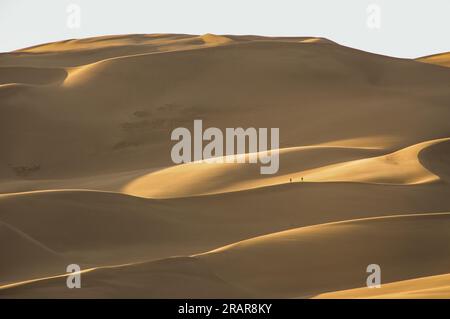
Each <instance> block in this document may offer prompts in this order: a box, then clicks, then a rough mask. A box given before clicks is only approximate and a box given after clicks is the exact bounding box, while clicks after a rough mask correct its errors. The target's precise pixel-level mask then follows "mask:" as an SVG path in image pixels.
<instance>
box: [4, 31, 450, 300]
mask: <svg viewBox="0 0 450 319" xmlns="http://www.w3.org/2000/svg"><path fill="white" fill-rule="evenodd" d="M447 55H448V54H442V55H439V56H435V57H424V58H421V59H418V60H408V59H397V58H391V57H387V56H380V55H374V54H369V53H366V52H362V51H358V50H355V49H351V48H347V47H344V46H340V45H339V44H336V43H334V42H332V41H329V40H327V39H322V38H311V37H288V38H282V37H259V36H234V35H223V36H221V35H213V34H206V35H201V36H197V35H184V34H154V35H120V36H105V37H98V38H89V39H73V40H67V41H62V42H56V43H49V44H43V45H39V46H35V47H31V48H25V49H22V50H17V51H14V52H10V53H2V54H0V130H1V134H0V150H1V152H0V238H1V239H2V240H1V242H2V244H1V245H0V258H1V260H2V263H1V265H0V296H1V297H3V298H11V297H64V298H70V297H75V298H78V297H144V298H145V297H155V298H158V297H159V298H160V297H181V298H188V297H201V298H202V297H206V298H208V297H277V298H278V297H288V298H306V297H324V298H359V297H361V298H366V297H367V298H372V297H376V298H380V297H381V298H385V297H387V298H398V297H408V298H416V297H420V298H422V297H432V298H434V297H442V298H446V297H448V269H449V266H450V259H449V258H450V254H449V251H450V249H449V248H450V247H449V242H450V238H449V236H450V235H449V234H450V219H449V213H448V211H450V188H449V184H448V183H449V181H450V179H449V178H450V166H449V163H450V148H449V147H450V142H449V137H450V125H449V122H448V119H449V116H450V108H449V102H450V91H449V87H450V69H449V68H446V67H444V66H445V65H446V62H445V61H446V60H445V59H446V56H447ZM423 62H426V63H423ZM434 64H438V65H434ZM195 119H202V120H203V124H204V127H218V128H221V129H224V128H227V127H233V128H234V127H244V128H246V127H267V128H272V127H275V128H280V149H279V156H280V169H279V171H278V173H277V174H274V175H261V174H260V170H259V168H260V165H255V164H245V163H242V164H237V163H227V164H207V163H204V162H202V161H200V162H192V163H187V164H181V165H174V164H173V163H172V161H171V158H170V151H171V147H172V145H173V144H174V143H173V142H172V141H171V140H170V132H171V131H172V130H173V129H174V128H176V127H180V126H182V127H187V128H189V129H192V126H193V121H194V120H195ZM241 156H244V157H248V156H249V154H241ZM71 263H76V264H79V265H80V266H81V267H82V269H84V270H85V271H84V272H83V274H82V286H83V288H82V289H72V290H69V289H67V288H66V285H65V280H66V278H65V270H66V266H67V265H68V264H71ZM371 263H376V264H380V266H381V268H382V283H383V286H382V288H381V289H369V288H365V286H364V285H365V280H366V277H367V275H368V274H367V273H366V267H367V265H368V264H371ZM362 287H363V288H362Z"/></svg>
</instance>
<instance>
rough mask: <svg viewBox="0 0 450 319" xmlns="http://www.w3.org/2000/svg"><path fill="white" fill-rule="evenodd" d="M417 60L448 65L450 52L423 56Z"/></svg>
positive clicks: (449, 64) (449, 63)
mask: <svg viewBox="0 0 450 319" xmlns="http://www.w3.org/2000/svg"><path fill="white" fill-rule="evenodd" d="M417 61H420V62H425V63H430V64H436V65H441V66H445V67H450V52H446V53H440V54H434V55H429V56H425V57H422V58H418V59H417Z"/></svg>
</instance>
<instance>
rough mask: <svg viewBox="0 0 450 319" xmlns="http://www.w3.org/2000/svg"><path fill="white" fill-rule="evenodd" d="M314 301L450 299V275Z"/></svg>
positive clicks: (333, 294) (338, 293) (322, 296)
mask: <svg viewBox="0 0 450 319" xmlns="http://www.w3.org/2000/svg"><path fill="white" fill-rule="evenodd" d="M313 298H314V299H356V298H360V299H361V298H371V299H372V298H374V299H375V298H377V299H427V298H433V299H435V298H439V299H448V298H450V274H444V275H436V276H428V277H423V278H417V279H410V280H403V281H398V282H392V283H388V284H384V285H381V287H380V288H372V289H369V288H367V287H363V288H357V289H349V290H343V291H336V292H329V293H324V294H320V295H317V296H315V297H313Z"/></svg>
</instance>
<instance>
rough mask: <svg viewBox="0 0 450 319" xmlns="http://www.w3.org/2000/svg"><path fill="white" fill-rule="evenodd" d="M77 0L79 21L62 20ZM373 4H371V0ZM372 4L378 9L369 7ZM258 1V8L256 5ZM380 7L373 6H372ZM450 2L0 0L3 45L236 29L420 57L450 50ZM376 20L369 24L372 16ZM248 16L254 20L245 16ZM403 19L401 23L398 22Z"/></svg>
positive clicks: (238, 32)
mask: <svg viewBox="0 0 450 319" xmlns="http://www.w3.org/2000/svg"><path fill="white" fill-rule="evenodd" d="M71 4H75V5H76V6H78V8H79V9H80V15H79V17H80V24H79V26H77V27H74V28H71V27H69V26H68V24H67V20H68V19H69V15H70V14H71V13H73V12H74V11H73V7H70V5H71ZM373 6H375V7H373ZM374 8H375V9H374ZM256 9H257V10H256ZM374 10H375V11H377V10H378V13H377V12H375V11H374ZM449 11H450V2H449V1H445V0H434V1H432V4H431V3H429V2H420V1H405V0H398V1H395V2H392V1H386V0H378V1H372V0H371V1H368V0H363V1H358V0H351V1H347V2H346V3H345V5H343V4H339V3H336V2H335V1H330V0H319V1H310V0H302V1H288V0H284V1H278V2H277V3H275V2H270V1H253V0H252V1H247V2H245V3H239V2H237V1H229V2H228V3H227V4H226V5H223V4H221V3H220V2H216V3H211V2H210V1H205V0H199V1H196V2H195V3H186V2H183V1H180V0H170V1H161V0H155V1H134V2H133V5H130V4H129V3H126V2H121V3H117V2H114V3H110V2H108V1H103V0H100V1H96V2H92V1H86V0H76V1H69V0H63V1H58V3H55V2H52V1H49V0H43V1H39V2H35V1H27V0H14V1H12V0H4V1H2V3H1V4H0V35H1V37H2V40H3V41H2V42H1V43H0V52H10V51H14V50H19V49H22V48H26V47H30V46H35V45H39V44H43V43H48V42H54V41H63V40H68V39H74V38H86V37H95V36H103V35H116V34H119V35H120V34H151V33H182V34H199V35H201V34H206V33H213V34H220V35H226V34H233V35H243V34H251V35H261V36H308V37H309V36H312V37H324V38H327V39H329V40H332V41H335V42H337V43H339V44H342V45H345V46H349V47H352V48H356V49H360V50H364V51H367V52H372V53H378V54H383V55H388V56H394V57H401V58H417V57H421V56H426V55H432V54H436V53H441V52H447V51H450V40H448V37H445V31H446V30H449V29H450V20H449V19H447V18H446V14H447V12H449ZM373 14H376V15H378V20H379V25H378V26H375V27H373V26H372V27H370V26H369V25H368V22H367V21H368V19H371V18H370V16H371V15H373ZM250 21H251V22H250ZM399 21H401V23H400V22H399Z"/></svg>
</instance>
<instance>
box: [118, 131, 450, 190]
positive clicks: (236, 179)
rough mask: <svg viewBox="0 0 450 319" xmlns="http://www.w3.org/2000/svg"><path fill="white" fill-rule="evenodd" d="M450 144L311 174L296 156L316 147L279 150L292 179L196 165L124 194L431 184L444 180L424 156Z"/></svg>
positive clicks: (244, 168)
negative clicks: (314, 184) (313, 184)
mask: <svg viewBox="0 0 450 319" xmlns="http://www.w3.org/2000/svg"><path fill="white" fill-rule="evenodd" d="M449 139H450V138H441V139H435V140H431V141H426V142H422V143H418V144H415V145H412V146H409V147H406V148H404V149H401V150H398V151H396V152H393V153H390V154H387V155H381V156H376V157H369V158H363V159H356V160H351V161H344V162H341V163H337V164H331V165H323V166H320V167H317V168H313V169H307V170H298V167H299V164H300V163H301V160H302V159H301V158H298V157H296V156H298V155H300V154H301V152H303V151H305V150H307V149H311V147H296V148H286V149H279V150H278V152H279V157H280V160H279V161H280V168H282V169H283V170H287V171H288V173H283V171H282V170H281V171H280V172H279V173H278V174H277V175H275V176H271V175H261V174H260V171H259V167H260V164H259V163H258V164H245V163H244V164H239V163H224V164H220V163H213V164H211V163H209V164H208V163H205V162H204V161H199V162H192V163H187V164H182V165H177V166H173V167H170V168H166V169H163V170H160V171H156V172H152V173H150V174H148V175H144V176H142V177H139V178H136V179H135V180H133V181H131V182H130V183H129V184H127V185H126V186H125V187H124V188H123V192H124V193H126V194H130V195H134V196H139V197H148V198H172V197H187V196H197V195H210V194H220V193H226V192H234V191H242V190H247V189H254V188H261V187H267V186H273V185H280V184H287V183H290V182H291V179H292V181H293V182H359V183H373V184H388V185H415V184H423V183H430V182H435V181H438V180H439V179H440V178H439V176H437V175H435V174H433V173H432V172H430V171H429V170H428V169H427V168H425V167H424V166H423V165H422V164H421V163H420V161H419V158H418V157H419V153H420V152H421V151H422V150H424V149H425V148H427V147H429V146H431V145H434V144H436V143H441V142H445V141H448V140H449ZM319 147H322V148H326V147H327V146H313V148H317V149H318V148H319ZM329 147H332V146H329ZM344 148H345V147H344ZM347 148H349V147H347ZM241 156H245V158H246V161H248V156H249V154H245V155H241ZM318 165H319V164H318ZM224 181H225V182H224Z"/></svg>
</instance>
